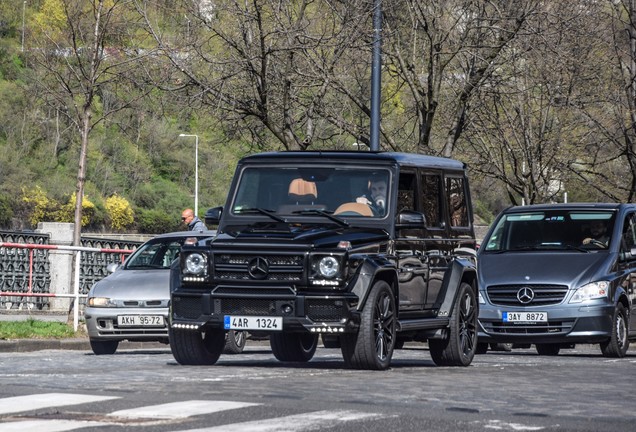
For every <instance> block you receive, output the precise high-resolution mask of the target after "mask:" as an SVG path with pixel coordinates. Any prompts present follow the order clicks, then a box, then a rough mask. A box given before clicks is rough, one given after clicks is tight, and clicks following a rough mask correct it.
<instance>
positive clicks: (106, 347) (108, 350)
mask: <svg viewBox="0 0 636 432" xmlns="http://www.w3.org/2000/svg"><path fill="white" fill-rule="evenodd" d="M90 343H91V349H92V350H93V353H94V354H95V355H104V354H115V351H117V347H118V346H119V341H116V340H106V341H99V340H94V339H91V340H90Z"/></svg>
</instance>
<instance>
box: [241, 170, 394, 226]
mask: <svg viewBox="0 0 636 432" xmlns="http://www.w3.org/2000/svg"><path fill="white" fill-rule="evenodd" d="M390 182H391V176H390V172H389V170H388V169H378V168H376V169H369V168H357V167H355V168H354V167H326V166H324V165H322V166H300V167H299V166H294V167H292V166H283V167H281V166H278V167H270V166H254V167H246V168H245V169H244V170H243V171H242V172H241V175H240V177H239V182H238V186H237V188H236V194H235V195H234V197H233V202H232V204H231V207H230V209H231V212H232V214H233V215H236V216H241V215H251V216H254V215H266V216H269V217H270V218H273V219H276V220H278V219H282V218H285V219H287V216H298V217H303V216H313V217H315V216H316V215H317V214H323V215H334V216H342V217H344V216H347V217H349V216H351V217H368V218H381V217H384V216H385V215H386V214H387V211H386V209H387V208H388V205H389V203H388V199H389V194H388V191H389V190H390ZM285 219H282V220H285Z"/></svg>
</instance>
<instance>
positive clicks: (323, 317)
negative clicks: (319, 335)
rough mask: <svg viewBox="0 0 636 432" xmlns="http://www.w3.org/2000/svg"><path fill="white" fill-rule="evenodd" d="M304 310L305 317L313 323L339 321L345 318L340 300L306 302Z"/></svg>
mask: <svg viewBox="0 0 636 432" xmlns="http://www.w3.org/2000/svg"><path fill="white" fill-rule="evenodd" d="M306 310H307V317H308V318H309V319H310V320H312V321H314V322H322V321H326V322H329V321H340V319H341V318H342V317H344V316H347V313H346V312H347V311H346V307H345V305H344V302H343V301H342V300H322V299H320V300H307V301H306Z"/></svg>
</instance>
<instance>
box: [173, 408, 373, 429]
mask: <svg viewBox="0 0 636 432" xmlns="http://www.w3.org/2000/svg"><path fill="white" fill-rule="evenodd" d="M378 417H382V415H381V414H373V413H366V412H360V411H345V410H342V411H314V412H309V413H304V414H296V415H291V416H287V417H277V418H272V419H263V420H255V421H249V422H243V423H233V424H227V425H222V426H212V427H209V428H201V429H190V430H187V431H182V432H304V431H311V430H318V429H323V428H324V429H327V428H329V427H333V426H335V425H337V424H338V423H342V422H349V421H360V420H369V419H373V418H378Z"/></svg>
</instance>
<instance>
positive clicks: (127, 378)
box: [0, 342, 636, 432]
mask: <svg viewBox="0 0 636 432" xmlns="http://www.w3.org/2000/svg"><path fill="white" fill-rule="evenodd" d="M248 344H249V345H248V347H247V348H246V351H245V352H244V353H243V354H240V355H234V356H231V355H223V356H222V357H221V359H220V360H219V362H218V363H217V364H216V365H215V366H206V367H192V366H188V367H186V366H180V365H178V364H177V363H176V362H175V360H174V358H173V357H172V355H171V353H170V351H169V349H166V348H152V349H122V350H119V351H118V352H117V353H116V354H115V355H112V356H95V355H93V353H92V352H91V351H86V350H81V349H80V350H60V349H56V350H44V351H31V352H23V353H16V352H2V353H0V382H1V383H2V385H1V386H0V431H2V432H4V431H14V430H15V431H20V432H30V431H38V432H42V431H65V430H86V431H122V430H126V431H193V430H197V431H217V430H218V431H224V432H230V431H234V430H236V431H254V432H257V431H284V430H287V431H297V432H301V431H354V430H355V431H383V432H385V431H413V432H415V431H417V432H422V431H443V432H445V431H496V430H507V431H557V430H558V431H630V432H633V431H634V424H636V410H634V404H633V394H634V388H635V384H636V373H635V372H636V349H634V348H632V349H630V351H629V353H628V356H627V357H625V358H623V359H606V358H603V357H602V356H601V355H600V350H599V348H598V346H591V345H583V346H578V347H577V349H576V350H573V351H572V350H568V351H562V352H563V354H561V355H559V356H557V357H542V356H539V355H537V354H536V352H535V351H534V350H514V351H513V352H511V353H499V352H489V353H488V354H484V355H480V356H477V357H476V358H475V361H474V362H473V364H472V365H471V366H470V367H466V368H447V367H436V366H435V365H434V363H433V362H432V360H431V359H430V355H429V353H428V350H426V347H425V345H412V346H408V347H407V348H406V349H403V350H399V351H396V355H395V357H394V361H393V363H392V367H391V369H390V370H388V371H384V372H368V371H356V370H348V369H344V367H343V362H342V359H341V357H340V351H339V350H334V349H330V350H328V349H324V348H319V349H318V351H317V353H316V356H315V357H314V359H313V360H312V361H311V362H309V363H306V364H283V363H280V362H278V361H277V360H276V359H275V358H274V357H273V355H272V354H271V351H270V350H269V348H268V346H267V345H265V344H263V343H262V342H260V344H257V343H254V342H251V343H250V342H248Z"/></svg>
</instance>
